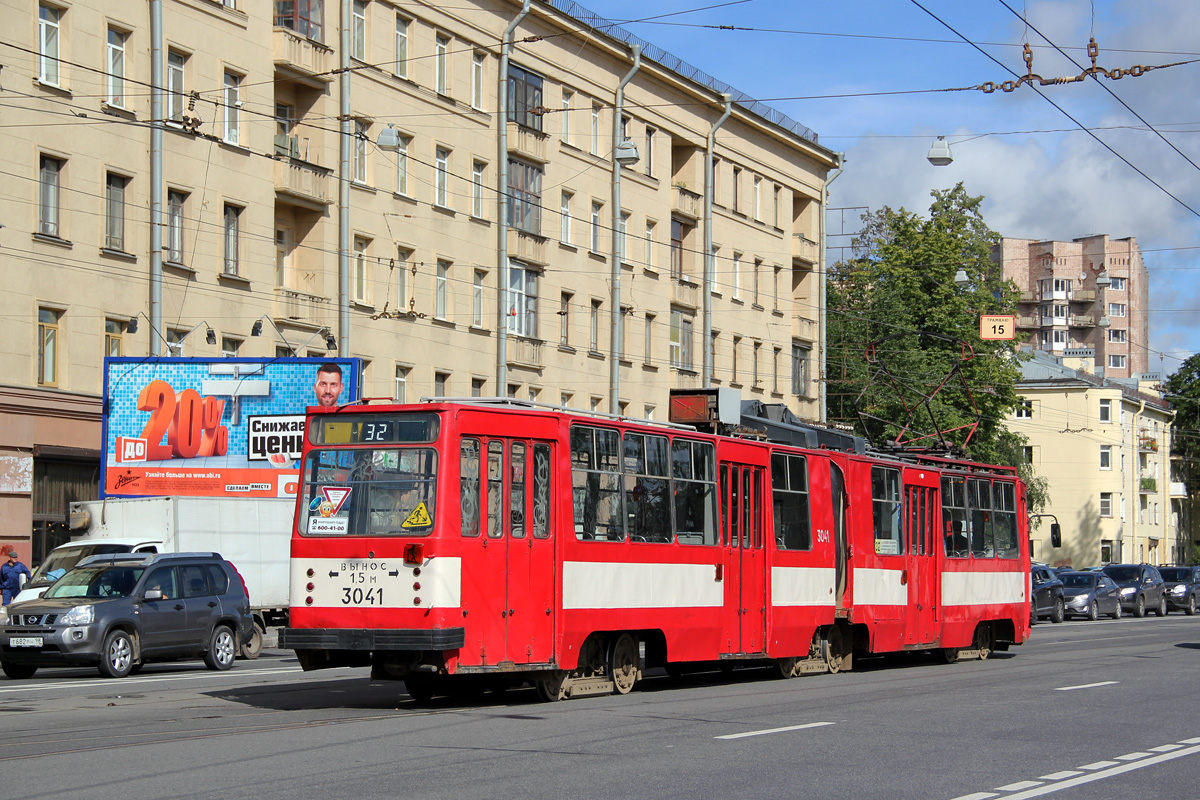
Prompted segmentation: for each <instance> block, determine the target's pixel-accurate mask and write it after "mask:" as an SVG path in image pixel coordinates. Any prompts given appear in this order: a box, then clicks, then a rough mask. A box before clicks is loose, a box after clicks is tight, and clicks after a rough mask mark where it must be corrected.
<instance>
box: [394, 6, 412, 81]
mask: <svg viewBox="0 0 1200 800" xmlns="http://www.w3.org/2000/svg"><path fill="white" fill-rule="evenodd" d="M408 26H409V20H408V19H406V18H405V17H401V16H397V17H396V64H395V66H394V67H393V69H394V71H395V74H396V77H397V78H407V77H408Z"/></svg>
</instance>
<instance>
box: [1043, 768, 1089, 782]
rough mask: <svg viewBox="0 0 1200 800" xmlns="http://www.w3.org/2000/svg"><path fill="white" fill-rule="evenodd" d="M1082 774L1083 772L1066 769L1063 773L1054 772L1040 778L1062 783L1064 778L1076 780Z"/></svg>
mask: <svg viewBox="0 0 1200 800" xmlns="http://www.w3.org/2000/svg"><path fill="white" fill-rule="evenodd" d="M1082 774H1083V773H1082V772H1076V771H1075V770H1073V769H1064V770H1063V771H1062V772H1052V773H1050V774H1049V775H1041V776H1040V778H1041V779H1042V780H1044V781H1061V780H1062V779H1063V778H1074V777H1075V776H1076V775H1082Z"/></svg>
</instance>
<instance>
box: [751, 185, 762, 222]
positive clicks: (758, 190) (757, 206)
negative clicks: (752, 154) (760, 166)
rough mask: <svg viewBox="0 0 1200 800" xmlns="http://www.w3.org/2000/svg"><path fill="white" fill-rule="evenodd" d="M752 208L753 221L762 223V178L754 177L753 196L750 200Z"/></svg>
mask: <svg viewBox="0 0 1200 800" xmlns="http://www.w3.org/2000/svg"><path fill="white" fill-rule="evenodd" d="M751 203H752V204H753V206H754V219H755V220H756V221H760V222H761V221H762V178H760V177H759V176H757V175H755V176H754V196H753V198H752V199H751Z"/></svg>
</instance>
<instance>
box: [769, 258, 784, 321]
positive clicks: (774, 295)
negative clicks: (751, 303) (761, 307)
mask: <svg viewBox="0 0 1200 800" xmlns="http://www.w3.org/2000/svg"><path fill="white" fill-rule="evenodd" d="M782 271H783V268H782V267H778V266H775V267H772V268H771V309H772V310H773V311H778V310H779V273H780V272H782Z"/></svg>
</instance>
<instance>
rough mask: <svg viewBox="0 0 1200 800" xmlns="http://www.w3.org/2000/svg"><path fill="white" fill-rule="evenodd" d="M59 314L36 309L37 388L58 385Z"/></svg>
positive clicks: (51, 310) (50, 310) (45, 309)
mask: <svg viewBox="0 0 1200 800" xmlns="http://www.w3.org/2000/svg"><path fill="white" fill-rule="evenodd" d="M60 316H61V314H60V313H59V312H58V311H55V310H53V309H50V308H39V309H38V360H37V382H38V386H57V385H58V321H59V318H60Z"/></svg>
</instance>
